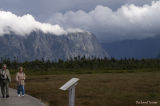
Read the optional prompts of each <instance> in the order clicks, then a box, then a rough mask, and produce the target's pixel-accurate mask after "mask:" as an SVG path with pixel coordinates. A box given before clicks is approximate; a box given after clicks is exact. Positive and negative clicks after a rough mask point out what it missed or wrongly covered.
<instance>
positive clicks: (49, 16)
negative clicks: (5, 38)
mask: <svg viewBox="0 0 160 106" xmlns="http://www.w3.org/2000/svg"><path fill="white" fill-rule="evenodd" d="M158 13H160V1H159V0H0V34H3V33H7V32H9V31H15V32H16V33H18V34H22V35H23V34H26V33H29V32H31V31H32V29H35V28H38V29H41V30H43V31H44V32H53V33H54V34H62V33H65V31H66V30H64V29H83V30H87V31H89V32H91V33H93V34H95V36H96V37H97V38H98V39H99V41H100V42H113V41H120V40H127V39H144V38H148V37H154V36H156V35H158V34H159V33H160V30H159V28H160V14H158ZM3 16H4V17H3ZM1 17H3V18H1ZM6 17H7V18H6ZM13 20H16V21H13ZM12 21H13V22H12ZM8 27H9V28H8ZM22 27H23V28H22ZM6 29H7V30H6ZM19 29H21V30H20V31H19ZM78 31H79V30H78Z"/></svg>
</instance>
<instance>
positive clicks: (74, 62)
mask: <svg viewBox="0 0 160 106" xmlns="http://www.w3.org/2000/svg"><path fill="white" fill-rule="evenodd" d="M3 63H6V64H7V65H8V67H9V69H10V70H11V73H12V74H15V72H16V71H17V69H18V67H19V66H23V67H24V70H25V72H26V73H27V74H36V75H37V74H39V75H42V74H87V73H88V74H92V73H123V72H139V71H147V72H148V71H159V69H160V59H134V58H131V59H119V60H117V59H114V58H110V59H107V58H105V59H98V58H91V59H86V58H85V57H82V58H80V57H75V58H74V59H70V60H67V61H63V60H59V61H56V62H55V61H49V60H48V61H44V59H42V60H35V61H30V62H28V61H25V62H18V61H16V60H13V61H11V60H10V59H1V62H0V65H2V64H3Z"/></svg>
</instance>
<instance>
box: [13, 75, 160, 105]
mask: <svg viewBox="0 0 160 106" xmlns="http://www.w3.org/2000/svg"><path fill="white" fill-rule="evenodd" d="M13 77H14V76H13ZM72 77H78V78H80V81H79V84H78V85H77V88H76V106H136V101H137V100H142V101H147V100H149V101H156V102H158V105H160V72H142V73H108V74H81V75H42V76H28V77H27V78H28V79H27V81H26V92H27V93H28V94H31V95H32V96H35V97H37V98H39V99H41V100H43V101H44V102H46V103H48V104H49V106H68V92H64V91H61V90H59V87H60V86H61V85H63V84H64V83H65V82H66V81H68V80H69V79H70V78H72ZM11 86H12V87H16V86H15V82H14V83H12V85H11ZM142 106H145V105H142ZM146 106H148V105H146ZM149 106H152V105H149ZM153 106H155V105H153Z"/></svg>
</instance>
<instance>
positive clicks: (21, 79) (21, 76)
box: [16, 72, 26, 85]
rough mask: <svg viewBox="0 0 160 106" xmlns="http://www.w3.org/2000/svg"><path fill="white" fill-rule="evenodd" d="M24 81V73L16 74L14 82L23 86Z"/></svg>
mask: <svg viewBox="0 0 160 106" xmlns="http://www.w3.org/2000/svg"><path fill="white" fill-rule="evenodd" d="M25 79H26V76H25V73H24V72H22V73H20V72H17V74H16V81H17V82H18V85H24V84H25V82H24V80H25Z"/></svg>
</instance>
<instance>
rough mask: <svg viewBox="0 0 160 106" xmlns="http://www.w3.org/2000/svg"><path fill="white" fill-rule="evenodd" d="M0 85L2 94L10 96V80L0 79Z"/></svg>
mask: <svg viewBox="0 0 160 106" xmlns="http://www.w3.org/2000/svg"><path fill="white" fill-rule="evenodd" d="M0 86H1V92H2V96H4V97H6V96H9V81H8V80H2V81H0Z"/></svg>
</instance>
